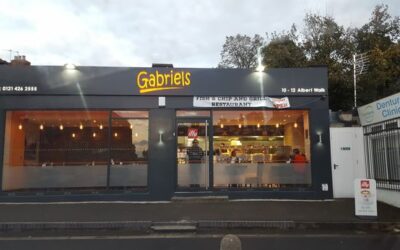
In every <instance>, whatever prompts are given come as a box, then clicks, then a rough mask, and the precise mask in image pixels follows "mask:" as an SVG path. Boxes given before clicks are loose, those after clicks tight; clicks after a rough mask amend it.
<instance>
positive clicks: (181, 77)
mask: <svg viewBox="0 0 400 250" xmlns="http://www.w3.org/2000/svg"><path fill="white" fill-rule="evenodd" d="M190 75H191V74H190V72H185V71H176V72H175V71H174V70H170V71H169V72H166V73H160V72H159V71H158V70H156V71H155V72H152V73H149V72H147V71H146V70H142V71H140V72H139V73H138V74H137V76H136V84H137V86H138V87H139V91H140V93H141V94H143V93H149V92H154V91H162V90H171V89H182V88H184V87H187V86H189V85H190Z"/></svg>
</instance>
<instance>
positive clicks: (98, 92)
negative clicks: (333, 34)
mask: <svg viewBox="0 0 400 250" xmlns="http://www.w3.org/2000/svg"><path fill="white" fill-rule="evenodd" d="M327 95H328V93H327V68H325V67H321V68H318V67H315V68H293V69H289V68H288V69H269V70H266V71H264V72H254V71H250V70H240V69H192V68H162V67H160V68H116V67H77V68H74V69H68V68H66V67H62V66H60V67H56V66H27V67H23V66H20V67H19V66H9V65H4V66H0V109H1V110H0V141H3V142H4V143H1V144H0V145H1V146H0V169H1V171H0V174H1V178H0V181H1V190H0V199H2V200H34V201H38V200H170V199H171V197H173V196H197V195H199V196H202V195H207V196H210V195H224V196H229V197H230V198H233V199H234V198H293V199H325V198H331V197H332V187H331V182H332V181H331V170H330V153H329V152H330V145H329V144H330V143H329V112H328V98H327Z"/></svg>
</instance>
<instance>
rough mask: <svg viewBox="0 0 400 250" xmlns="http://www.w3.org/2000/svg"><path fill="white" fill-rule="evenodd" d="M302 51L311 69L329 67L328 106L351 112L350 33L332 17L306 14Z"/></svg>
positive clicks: (352, 47) (352, 46) (351, 46)
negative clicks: (321, 66) (315, 66)
mask: <svg viewBox="0 0 400 250" xmlns="http://www.w3.org/2000/svg"><path fill="white" fill-rule="evenodd" d="M304 22H305V29H304V31H303V48H304V53H305V54H306V57H307V59H308V64H309V65H326V66H327V67H328V88H329V106H330V108H331V109H333V110H348V109H350V108H351V107H352V103H353V100H352V99H353V98H352V96H353V94H352V93H353V87H352V86H353V85H352V82H353V81H352V52H353V51H354V45H353V43H352V38H351V32H350V30H345V29H344V27H342V26H340V25H338V24H337V23H336V21H335V20H334V18H333V17H329V16H320V15H317V14H306V17H305V19H304Z"/></svg>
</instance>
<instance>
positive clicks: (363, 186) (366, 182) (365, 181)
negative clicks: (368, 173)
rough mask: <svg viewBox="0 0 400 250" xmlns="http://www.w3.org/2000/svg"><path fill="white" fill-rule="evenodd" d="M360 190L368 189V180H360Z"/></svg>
mask: <svg viewBox="0 0 400 250" xmlns="http://www.w3.org/2000/svg"><path fill="white" fill-rule="evenodd" d="M361 188H366V189H367V188H369V180H362V181H361Z"/></svg>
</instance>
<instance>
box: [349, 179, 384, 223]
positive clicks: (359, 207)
mask: <svg viewBox="0 0 400 250" xmlns="http://www.w3.org/2000/svg"><path fill="white" fill-rule="evenodd" d="M354 200H355V214H356V216H375V217H376V216H378V209H377V204H376V182H375V180H373V179H355V180H354Z"/></svg>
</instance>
